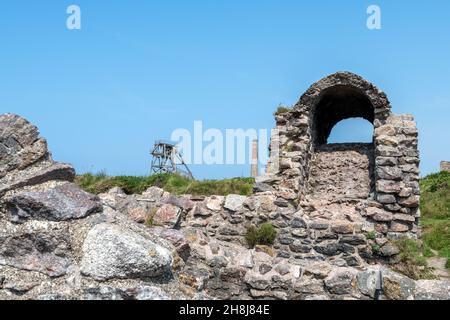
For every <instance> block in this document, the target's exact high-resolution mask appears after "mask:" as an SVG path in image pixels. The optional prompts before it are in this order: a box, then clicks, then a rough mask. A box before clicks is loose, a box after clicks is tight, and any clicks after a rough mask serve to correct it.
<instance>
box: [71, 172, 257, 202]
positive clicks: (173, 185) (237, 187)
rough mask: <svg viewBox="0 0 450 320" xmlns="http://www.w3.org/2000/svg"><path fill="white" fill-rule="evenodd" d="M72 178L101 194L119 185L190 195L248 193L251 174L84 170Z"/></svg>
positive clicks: (133, 191)
mask: <svg viewBox="0 0 450 320" xmlns="http://www.w3.org/2000/svg"><path fill="white" fill-rule="evenodd" d="M75 182H76V183H77V184H78V185H79V186H80V187H81V188H83V189H84V190H86V191H87V192H90V193H93V194H100V193H104V192H107V191H108V190H110V189H111V188H113V187H120V188H122V189H123V191H124V192H125V193H127V194H140V193H142V192H144V191H145V190H146V189H148V188H149V187H152V186H156V187H160V188H162V189H164V190H165V191H167V192H170V193H173V194H192V195H203V196H210V195H222V196H226V195H229V194H239V195H250V194H251V193H252V191H253V184H254V179H253V178H233V179H225V180H203V181H199V180H190V179H187V178H185V177H182V176H180V175H176V174H159V175H152V176H116V177H113V176H108V175H107V174H105V173H103V172H102V173H98V174H92V173H86V174H83V175H79V176H77V177H76V180H75Z"/></svg>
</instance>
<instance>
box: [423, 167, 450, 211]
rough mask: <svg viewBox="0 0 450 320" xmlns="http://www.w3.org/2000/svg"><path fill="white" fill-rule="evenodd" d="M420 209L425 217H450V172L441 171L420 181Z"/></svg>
mask: <svg viewBox="0 0 450 320" xmlns="http://www.w3.org/2000/svg"><path fill="white" fill-rule="evenodd" d="M420 188H421V200H422V201H421V203H420V210H421V212H422V215H423V217H424V218H425V219H450V173H449V172H440V173H435V174H432V175H429V176H427V177H425V178H423V179H422V180H421V181H420Z"/></svg>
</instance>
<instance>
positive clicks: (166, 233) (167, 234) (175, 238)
mask: <svg viewBox="0 0 450 320" xmlns="http://www.w3.org/2000/svg"><path fill="white" fill-rule="evenodd" d="M149 232H151V233H153V234H154V235H157V236H158V237H161V238H163V239H166V240H167V241H169V242H170V243H171V244H173V246H174V247H175V249H176V250H177V253H178V255H179V256H180V257H181V258H182V259H183V260H184V261H187V259H188V258H189V256H190V254H191V247H190V245H189V241H188V239H187V237H186V236H185V235H184V234H183V232H181V231H179V230H174V229H167V228H161V227H152V228H150V230H149Z"/></svg>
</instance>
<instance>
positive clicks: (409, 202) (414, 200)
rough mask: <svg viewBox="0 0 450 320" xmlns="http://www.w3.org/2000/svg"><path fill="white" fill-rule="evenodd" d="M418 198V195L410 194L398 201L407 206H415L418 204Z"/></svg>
mask: <svg viewBox="0 0 450 320" xmlns="http://www.w3.org/2000/svg"><path fill="white" fill-rule="evenodd" d="M419 201H420V198H419V196H411V197H409V198H406V199H400V200H399V201H398V203H399V204H400V205H402V206H405V207H407V208H416V207H418V206H419Z"/></svg>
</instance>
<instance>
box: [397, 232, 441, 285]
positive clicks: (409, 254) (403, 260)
mask: <svg viewBox="0 0 450 320" xmlns="http://www.w3.org/2000/svg"><path fill="white" fill-rule="evenodd" d="M395 244H396V246H397V247H398V248H399V249H400V253H399V255H398V257H397V258H398V262H397V263H396V265H395V267H394V269H396V270H397V271H399V272H401V273H403V274H405V275H406V276H408V277H410V278H412V279H416V280H418V279H429V278H433V275H432V272H431V270H430V269H429V268H428V266H427V259H426V258H427V257H429V256H432V253H431V251H429V249H427V246H426V244H425V243H423V242H421V241H418V240H413V239H403V240H399V241H396V243H395Z"/></svg>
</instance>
